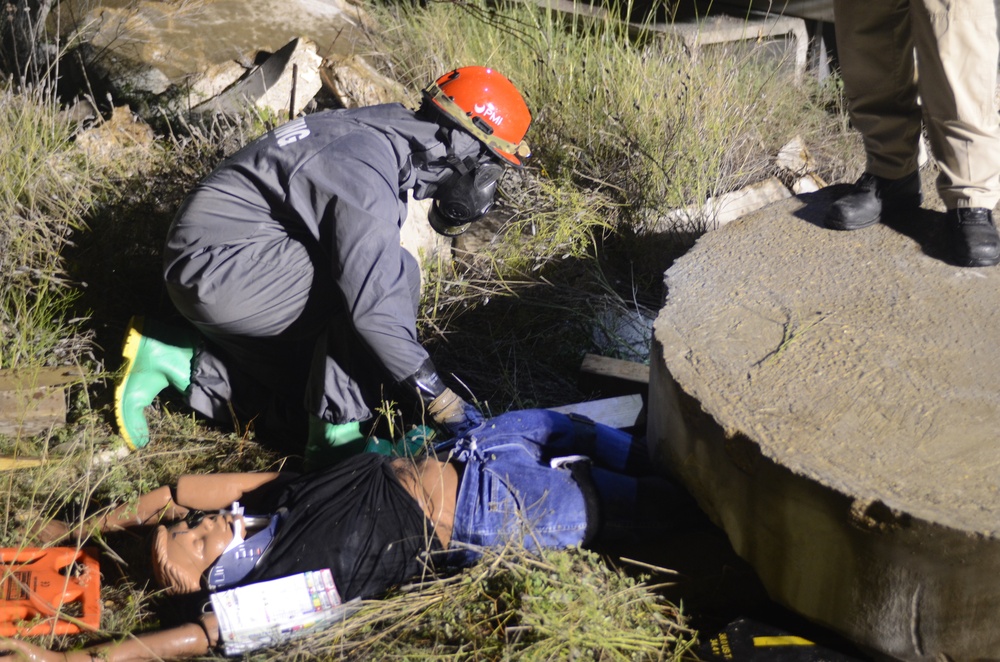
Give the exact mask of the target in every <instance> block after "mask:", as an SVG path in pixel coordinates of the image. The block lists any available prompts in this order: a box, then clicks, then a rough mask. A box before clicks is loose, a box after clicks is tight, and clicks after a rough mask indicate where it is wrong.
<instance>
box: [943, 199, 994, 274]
mask: <svg viewBox="0 0 1000 662" xmlns="http://www.w3.org/2000/svg"><path fill="white" fill-rule="evenodd" d="M947 218H948V230H949V232H950V234H951V238H952V239H951V245H952V248H953V249H954V251H955V258H956V259H957V260H958V263H959V264H960V265H962V266H964V267H992V266H993V265H995V264H998V263H1000V235H998V234H997V228H996V226H995V225H993V212H992V211H990V210H989V209H984V208H983V207H960V208H958V209H949V210H948V215H947Z"/></svg>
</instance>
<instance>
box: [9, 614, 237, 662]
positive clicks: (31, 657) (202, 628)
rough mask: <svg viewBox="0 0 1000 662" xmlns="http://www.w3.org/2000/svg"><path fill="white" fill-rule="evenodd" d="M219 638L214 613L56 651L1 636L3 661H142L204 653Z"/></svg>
mask: <svg viewBox="0 0 1000 662" xmlns="http://www.w3.org/2000/svg"><path fill="white" fill-rule="evenodd" d="M218 640H219V622H218V620H217V619H216V617H215V614H205V615H204V616H202V617H201V624H199V623H185V624H184V625H180V626H178V627H175V628H171V629H169V630H161V631H159V632H151V633H149V634H141V635H138V636H136V637H131V638H129V639H124V640H122V641H118V642H114V643H109V644H101V645H99V646H92V647H91V648H87V649H84V650H79V651H71V652H68V653H57V652H55V651H49V650H45V649H44V648H41V647H40V646H35V645H32V644H29V643H27V642H24V641H20V640H18V639H0V661H3V662H6V661H8V660H10V661H11V662H13V661H14V660H18V661H30V662H97V661H98V660H101V661H102V662H103V661H104V660H107V662H139V661H140V660H169V659H176V658H182V657H192V656H195V655H205V654H206V653H208V651H209V650H210V649H211V648H212V647H213V646H215V644H216V643H217V642H218Z"/></svg>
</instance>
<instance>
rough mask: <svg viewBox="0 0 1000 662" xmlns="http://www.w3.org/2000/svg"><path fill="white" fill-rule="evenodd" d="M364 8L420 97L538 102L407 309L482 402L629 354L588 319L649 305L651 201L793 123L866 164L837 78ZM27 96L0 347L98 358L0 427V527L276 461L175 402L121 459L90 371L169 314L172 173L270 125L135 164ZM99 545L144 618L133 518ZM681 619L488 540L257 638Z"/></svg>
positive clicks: (384, 651)
mask: <svg viewBox="0 0 1000 662" xmlns="http://www.w3.org/2000/svg"><path fill="white" fill-rule="evenodd" d="M380 20H381V29H382V30H383V32H382V33H381V34H380V35H379V36H378V42H379V43H380V44H382V45H383V48H384V49H385V50H386V52H391V53H392V54H393V55H392V56H391V59H390V60H389V65H388V70H389V71H390V72H391V73H392V74H393V75H394V76H395V77H396V78H397V79H399V80H400V81H402V82H403V83H404V84H406V85H408V86H409V89H410V90H411V92H412V93H413V95H414V99H415V98H416V93H417V91H418V90H419V88H420V87H421V86H422V85H423V84H424V83H426V81H427V80H428V79H430V78H431V77H432V76H434V75H436V74H439V73H441V72H442V71H444V70H446V69H448V68H451V67H453V66H458V65H461V64H467V63H470V62H481V63H488V64H492V65H494V66H496V67H497V68H498V69H500V70H501V71H504V72H506V73H508V74H509V75H510V76H511V77H512V78H515V82H516V83H518V84H519V85H520V86H521V87H522V89H524V90H525V92H526V93H527V95H528V99H529V103H530V105H531V107H532V110H533V113H534V116H535V124H534V126H533V127H532V130H531V133H530V134H529V140H530V142H531V143H532V145H533V147H534V148H535V153H536V156H535V158H534V159H533V161H532V163H531V164H530V166H529V168H528V169H527V170H525V171H523V172H522V173H518V174H516V175H515V174H511V175H510V176H508V177H507V179H506V181H505V182H504V198H503V200H502V202H501V204H500V205H499V213H498V214H497V216H496V218H495V219H494V221H495V226H494V229H495V232H492V233H490V234H489V235H488V236H487V237H486V238H485V239H484V240H483V241H484V244H483V245H482V246H478V247H477V248H476V250H474V251H469V252H467V253H465V254H462V255H460V260H459V262H458V264H451V263H448V264H441V265H438V267H437V269H436V271H435V273H434V274H433V278H431V279H429V280H430V282H431V283H433V286H432V287H430V288H428V290H427V292H426V297H425V301H424V304H423V307H422V311H423V312H422V322H421V335H422V338H423V339H424V340H425V341H426V345H427V347H428V348H429V350H430V351H431V352H432V356H433V358H434V360H435V362H436V363H437V364H438V366H439V367H440V368H441V369H442V370H443V371H445V372H451V373H454V374H456V375H458V376H460V377H462V378H463V380H464V381H465V383H466V385H467V387H468V395H469V396H470V397H472V398H473V399H476V400H477V401H479V402H480V403H481V404H482V406H483V408H484V409H485V410H486V411H487V412H490V413H494V414H497V413H501V412H503V411H507V410H509V409H515V408H525V407H534V406H550V405H554V404H562V403H566V402H570V401H576V400H580V399H583V398H585V397H589V396H590V395H591V394H589V393H583V392H581V391H580V390H579V388H578V386H577V384H576V374H577V369H578V366H579V362H580V359H581V358H582V356H583V354H584V353H586V352H589V351H598V352H601V353H604V354H611V355H618V354H620V355H621V356H624V357H626V358H630V359H633V360H643V359H642V357H641V356H640V357H636V356H634V355H632V354H629V353H628V348H627V347H625V345H626V344H627V343H626V342H625V341H624V340H623V341H622V344H621V346H620V347H618V346H616V341H615V340H613V339H610V340H609V338H613V337H614V331H613V329H610V330H608V329H604V330H602V329H599V328H596V327H600V326H602V322H601V320H606V319H607V318H608V316H611V317H614V316H616V315H619V314H633V315H638V316H640V317H649V316H651V315H652V313H653V311H655V310H656V309H657V307H658V306H659V299H660V297H661V296H662V295H661V291H660V290H661V283H662V274H663V271H664V270H665V269H666V268H667V267H668V266H669V265H670V263H671V261H672V260H673V259H674V258H675V257H676V256H678V255H680V254H681V253H682V252H683V251H684V250H685V249H686V247H687V246H689V245H690V244H691V242H692V241H693V240H694V238H696V237H697V236H698V235H699V234H700V233H701V232H704V230H705V227H706V226H707V225H708V224H709V223H710V221H711V219H705V218H697V219H692V223H691V225H690V226H688V227H684V228H675V229H674V230H673V231H672V232H668V233H663V232H654V231H652V230H651V227H652V226H653V224H654V222H655V221H656V220H657V219H659V218H660V217H662V215H663V214H664V213H665V212H666V211H669V210H671V209H675V208H679V207H683V206H686V205H688V204H690V203H691V202H695V201H699V200H703V199H704V198H706V197H708V196H710V195H714V194H717V193H719V192H723V191H726V190H729V189H731V188H736V187H738V186H740V185H742V184H744V183H746V182H749V181H752V180H754V179H758V178H762V177H764V176H766V175H768V174H771V172H772V168H773V166H772V165H771V159H772V158H773V155H774V154H775V153H776V151H777V149H778V148H779V147H780V146H781V145H782V144H783V143H784V142H786V141H787V140H789V139H790V138H791V137H793V136H794V135H796V134H798V135H801V136H802V137H803V139H804V140H805V142H806V144H807V145H808V146H809V147H810V149H811V150H812V151H813V153H814V155H815V156H816V157H817V158H818V160H819V161H820V163H821V170H820V173H821V174H822V175H824V176H825V177H827V178H828V179H829V180H831V181H833V180H842V179H850V178H852V177H853V176H854V175H856V173H857V169H858V168H859V167H860V166H859V163H860V159H861V156H860V155H861V150H860V147H859V146H858V143H857V137H856V135H855V134H854V133H853V132H852V131H851V130H850V129H849V127H848V126H847V124H846V122H845V121H844V119H843V117H844V115H843V112H842V108H841V107H840V106H839V105H838V104H839V103H840V97H839V90H838V88H837V87H836V85H835V84H834V85H827V86H818V85H815V84H812V83H807V84H805V85H803V86H798V87H796V86H792V85H789V84H788V82H787V78H785V75H786V74H785V73H783V72H782V69H781V67H780V66H776V65H775V63H774V62H773V61H769V60H767V59H765V58H761V57H759V53H755V52H753V51H751V52H738V53H737V52H729V53H727V52H725V51H721V52H718V53H716V54H715V55H713V56H712V57H706V58H703V59H701V60H699V61H698V62H694V61H692V60H690V59H689V58H688V57H687V56H686V55H685V54H684V53H683V52H682V51H681V50H680V49H679V48H678V46H677V44H673V43H671V42H668V41H663V40H658V39H634V38H633V35H630V34H628V32H627V31H625V30H623V29H622V27H621V26H619V25H616V24H614V23H611V22H600V21H598V22H593V21H580V20H576V19H567V18H566V17H565V16H562V15H558V14H555V13H553V12H545V11H539V10H537V9H535V8H534V7H529V6H528V5H527V4H517V5H496V6H490V7H487V6H486V5H482V4H478V3H431V4H430V5H429V6H427V7H425V8H417V7H415V6H414V7H410V6H403V5H397V6H396V7H395V9H393V10H392V11H389V10H385V11H384V12H383V13H382V14H381V15H380ZM442 34H457V35H462V38H461V39H449V40H442V39H441V38H440V35H442ZM779 64H780V63H779ZM39 94H40V95H41V96H34V97H32V96H30V95H28V96H25V95H15V94H13V93H11V92H7V91H5V92H3V93H2V94H0V148H2V149H0V159H2V164H3V166H4V169H3V171H2V172H4V173H5V175H4V177H3V178H2V179H0V203H2V204H3V205H4V207H5V209H7V210H10V213H8V214H5V215H4V216H2V217H0V328H2V331H3V334H2V336H0V351H2V353H0V367H12V366H13V367H22V366H34V365H41V364H52V363H65V362H71V363H73V362H75V363H87V364H88V367H89V368H90V369H91V371H92V374H95V375H96V377H95V381H94V382H93V383H91V384H88V385H86V387H77V388H75V389H74V392H73V403H72V414H71V419H72V421H73V423H72V425H70V426H67V427H66V428H63V429H60V430H56V431H53V432H52V433H50V434H47V435H40V436H39V437H36V438H31V439H26V438H17V439H9V438H0V454H16V455H44V456H46V457H47V458H48V459H49V461H48V463H47V464H46V465H45V466H44V467H42V468H39V469H32V470H26V471H19V472H8V473H4V474H0V480H2V481H3V482H4V483H5V485H4V486H3V487H0V494H3V495H4V500H5V506H6V509H5V512H6V516H5V520H4V526H3V527H2V529H0V537H2V541H0V544H3V545H5V546H13V547H17V546H23V545H26V544H30V539H29V538H28V537H26V534H25V532H26V530H28V529H30V528H31V527H33V526H37V525H38V524H39V523H41V522H44V521H45V520H46V519H49V518H53V517H58V518H61V519H68V520H70V521H82V518H83V517H85V516H86V515H88V514H93V513H95V512H98V511H99V510H100V509H102V508H106V507H107V506H108V504H111V503H119V502H127V501H130V500H132V499H134V498H136V496H137V495H138V494H139V493H140V492H142V491H144V490H147V489H150V488H152V487H155V486H157V485H159V484H163V483H168V482H171V481H172V480H173V479H174V478H175V477H176V476H177V475H179V474H181V473H186V472H203V471H245V470H261V469H274V468H280V466H281V464H282V458H280V457H278V456H276V455H274V454H272V453H269V452H267V451H265V450H263V449H262V448H261V446H259V445H258V444H256V443H255V441H254V439H253V434H252V432H248V433H228V432H224V431H220V430H218V429H215V428H212V427H208V426H205V425H203V424H201V423H200V422H199V421H197V420H196V419H195V418H194V417H192V416H191V415H190V414H189V413H188V412H187V411H186V410H185V409H184V408H183V407H182V406H180V405H179V404H178V403H176V402H173V401H171V400H170V399H169V398H163V399H161V400H160V401H159V402H158V403H157V406H156V407H155V408H153V409H151V410H150V422H151V428H152V431H153V436H154V438H155V439H156V441H155V443H154V444H153V445H152V446H151V447H150V448H148V449H145V451H144V452H142V453H136V454H132V455H127V456H121V455H119V454H118V451H119V450H120V449H121V448H122V442H121V440H120V439H119V438H118V437H117V436H116V435H115V433H114V430H113V428H112V427H111V425H110V423H109V421H110V419H111V417H110V416H109V412H110V387H111V385H112V383H113V379H112V378H111V376H109V375H108V374H106V373H105V371H104V368H103V364H104V361H105V360H106V361H108V363H109V364H110V367H111V368H112V369H113V368H114V367H115V361H116V352H117V348H118V343H119V342H120V334H121V331H122V329H123V328H124V325H125V322H126V321H127V319H128V317H129V316H130V315H132V314H136V313H139V314H151V315H156V316H159V317H169V316H170V315H172V314H173V313H172V308H171V306H170V304H169V301H167V299H166V297H165V296H164V295H163V291H162V284H161V283H160V274H159V268H160V267H159V255H160V250H161V244H162V237H163V235H164V232H165V229H166V226H167V224H169V222H170V219H171V218H172V216H173V213H174V211H175V210H176V207H177V205H178V204H179V202H180V200H181V198H182V197H183V195H184V194H185V193H186V192H187V191H188V190H189V189H190V188H191V187H192V186H193V185H194V184H195V183H196V182H197V181H198V180H199V179H200V178H201V177H202V176H203V175H204V174H206V173H207V172H208V171H209V170H210V169H211V168H212V167H214V166H215V165H216V164H217V163H218V162H219V160H221V158H222V157H223V156H225V155H227V154H229V153H231V152H232V151H233V150H235V149H236V148H237V147H239V146H240V145H242V144H245V142H247V141H248V140H250V139H251V138H252V137H254V136H255V135H257V134H259V132H260V131H262V130H263V129H264V128H266V124H265V122H263V121H262V120H261V118H259V117H249V118H247V119H246V120H245V121H244V122H241V123H236V124H233V125H225V126H219V125H216V126H210V127H192V126H180V125H176V126H174V127H173V130H172V132H171V130H170V129H169V127H167V129H168V130H167V131H166V133H165V134H164V135H160V136H158V138H157V153H156V154H154V155H153V158H151V159H150V160H149V161H148V162H147V161H144V162H143V163H142V167H141V168H138V169H137V168H135V167H129V168H120V169H115V168H111V169H110V170H101V169H98V168H96V167H95V166H94V164H93V163H90V162H88V160H87V159H86V158H85V157H84V156H82V155H81V154H80V153H79V152H77V151H75V150H74V149H73V148H72V141H73V130H74V129H73V127H72V126H70V125H69V124H67V123H64V122H63V121H62V120H61V119H60V117H59V115H58V113H57V112H56V110H57V109H56V108H55V106H54V105H53V103H52V99H51V97H48V96H45V95H44V94H43V93H39ZM128 165H129V166H134V165H135V163H134V162H133V163H130V164H128ZM112 184H113V186H114V194H111V193H109V185H112ZM82 283H86V284H87V286H86V287H85V288H83V287H77V285H78V284H82ZM610 327H613V324H612V325H610V326H609V328H610ZM598 331H601V332H603V333H604V338H603V339H598V336H599V334H598ZM390 409H392V408H391V407H390ZM240 423H241V424H242V425H237V426H236V427H237V429H240V430H243V429H245V427H246V425H245V424H246V422H240ZM94 544H95V545H97V546H98V547H101V548H102V549H104V550H105V553H106V556H105V580H104V581H105V588H104V590H103V596H104V598H105V600H106V601H108V602H109V603H110V604H111V605H113V607H112V608H111V609H107V610H106V613H105V616H104V620H103V622H102V627H103V628H104V630H103V632H102V633H101V635H100V636H110V635H116V634H117V635H123V634H125V633H128V632H132V631H136V630H140V629H144V628H150V627H155V626H156V625H157V623H158V622H161V621H160V619H162V618H163V613H164V611H165V610H164V608H163V605H162V604H161V603H160V602H159V601H158V600H157V598H156V597H155V594H154V592H153V591H152V590H151V589H150V588H149V587H147V585H146V582H147V580H148V577H149V574H148V568H146V567H145V565H144V564H145V561H144V558H145V555H146V547H145V545H146V541H145V539H144V538H143V537H142V536H136V535H121V536H109V537H107V538H101V539H97V540H95V541H94ZM684 622H685V621H684V617H683V615H682V614H680V613H679V612H678V610H677V609H675V608H674V607H672V606H671V605H669V604H666V603H665V602H663V601H662V600H661V599H660V598H659V597H658V594H657V592H656V590H655V588H654V587H650V586H648V585H645V584H642V583H641V582H638V581H636V580H635V579H634V578H632V577H631V576H630V575H629V574H627V573H623V572H621V571H619V570H617V569H615V568H614V567H613V566H611V565H609V564H608V563H607V562H606V560H603V559H601V558H599V557H597V556H595V555H593V554H589V553H585V552H581V551H576V550H571V551H567V552H559V553H552V554H546V555H545V556H544V557H533V556H528V555H525V554H523V553H519V552H516V551H515V550H502V551H501V552H499V553H497V554H495V555H490V556H488V557H487V559H485V560H484V561H483V562H482V563H480V564H479V565H478V566H477V567H475V568H473V569H471V570H469V571H467V572H464V573H462V574H460V575H458V576H456V577H452V578H448V579H441V580H436V581H431V582H428V583H426V584H424V585H422V586H420V587H419V588H415V587H410V588H407V589H401V590H399V591H397V592H396V593H394V594H393V595H391V596H389V597H388V599H386V600H380V601H374V602H372V603H370V604H366V605H365V607H364V609H363V611H362V612H360V613H359V614H357V615H356V616H355V617H353V618H352V619H350V620H349V621H348V622H347V623H346V624H345V625H344V626H343V627H340V628H336V629H333V630H331V631H329V632H327V633H324V634H322V635H320V636H317V637H314V638H310V639H309V640H307V641H303V642H300V643H299V644H298V645H297V646H295V647H293V648H289V649H284V650H282V651H280V652H277V653H276V652H275V651H267V652H264V653H261V654H260V655H259V656H257V657H259V659H273V658H274V657H275V656H276V655H280V656H281V657H282V658H283V659H330V658H334V657H346V658H348V659H362V658H364V659H370V658H373V657H376V658H381V657H396V658H402V659H412V658H425V657H428V656H433V657H441V658H448V659H511V658H515V657H516V658H518V659H521V658H525V659H566V658H574V657H583V658H586V659H591V658H593V659H667V660H673V659H681V658H682V657H683V656H684V655H685V650H686V649H687V648H688V647H689V646H690V643H691V641H692V637H693V633H691V632H690V631H688V630H687V629H686V626H685V624H684ZM83 639H86V637H84V638H80V639H73V640H62V641H58V642H45V643H48V644H53V643H54V644H58V645H71V644H75V643H79V642H80V641H82V640H83Z"/></svg>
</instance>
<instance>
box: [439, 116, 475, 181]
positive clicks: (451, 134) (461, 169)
mask: <svg viewBox="0 0 1000 662" xmlns="http://www.w3.org/2000/svg"><path fill="white" fill-rule="evenodd" d="M456 131H458V129H454V128H449V129H448V155H447V156H446V157H445V162H447V164H448V165H449V166H451V167H452V168H453V169H454V170H455V172H457V173H458V174H459V176H462V175H467V174H469V173H470V172H472V171H473V170H475V169H476V166H478V165H479V159H478V158H477V157H478V154H477V155H476V156H473V155H471V154H469V155H468V156H466V157H465V158H459V157H458V154H456V153H455V142H456V140H455V136H456Z"/></svg>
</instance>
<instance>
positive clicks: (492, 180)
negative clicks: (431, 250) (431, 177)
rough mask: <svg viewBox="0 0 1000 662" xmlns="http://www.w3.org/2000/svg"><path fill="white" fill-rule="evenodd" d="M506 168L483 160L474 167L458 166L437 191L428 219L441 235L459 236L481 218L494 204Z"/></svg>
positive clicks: (491, 161)
mask: <svg viewBox="0 0 1000 662" xmlns="http://www.w3.org/2000/svg"><path fill="white" fill-rule="evenodd" d="M503 173H504V167H503V166H502V165H500V164H499V163H497V162H495V161H493V160H484V161H481V162H480V163H479V164H478V165H476V166H475V167H474V168H473V169H472V170H467V169H465V168H462V169H459V170H458V171H457V172H455V174H454V175H452V177H451V179H450V180H449V181H447V182H445V183H443V184H442V185H441V186H440V187H439V188H438V190H437V192H436V193H435V194H434V202H433V204H431V209H430V212H429V213H428V215H427V220H428V221H430V224H431V227H433V228H434V230H435V231H436V232H437V233H438V234H443V235H444V236H446V237H456V236H458V235H460V234H462V233H463V232H465V231H466V230H468V229H469V226H470V225H471V224H472V223H474V222H475V221H478V220H479V219H481V218H482V217H483V216H485V215H486V212H488V211H489V210H490V208H491V207H492V206H493V198H494V196H495V195H496V192H497V183H498V182H499V181H500V177H501V176H502V175H503Z"/></svg>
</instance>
